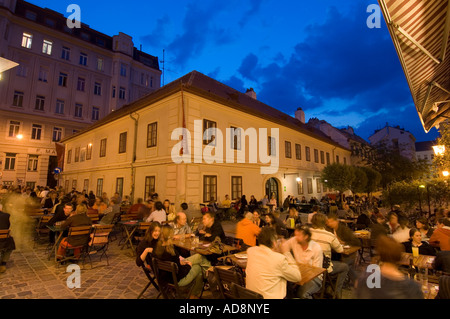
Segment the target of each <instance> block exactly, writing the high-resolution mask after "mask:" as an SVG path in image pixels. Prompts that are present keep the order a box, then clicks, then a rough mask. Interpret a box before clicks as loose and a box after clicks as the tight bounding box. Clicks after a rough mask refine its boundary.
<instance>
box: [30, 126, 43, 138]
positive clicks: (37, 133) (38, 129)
mask: <svg viewBox="0 0 450 319" xmlns="http://www.w3.org/2000/svg"><path fill="white" fill-rule="evenodd" d="M41 133H42V125H40V124H33V125H32V127H31V139H32V140H40V139H41Z"/></svg>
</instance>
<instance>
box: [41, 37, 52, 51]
mask: <svg viewBox="0 0 450 319" xmlns="http://www.w3.org/2000/svg"><path fill="white" fill-rule="evenodd" d="M52 46H53V42H51V41H48V40H44V43H43V44H42V53H45V54H48V55H51V54H52Z"/></svg>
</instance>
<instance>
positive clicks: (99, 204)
mask: <svg viewBox="0 0 450 319" xmlns="http://www.w3.org/2000/svg"><path fill="white" fill-rule="evenodd" d="M107 208H108V205H106V203H105V202H104V201H103V198H102V197H99V196H97V197H96V198H95V204H94V205H92V209H96V210H97V212H98V216H99V217H100V216H103V213H104V211H105V209H107Z"/></svg>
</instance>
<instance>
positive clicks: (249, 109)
mask: <svg viewBox="0 0 450 319" xmlns="http://www.w3.org/2000/svg"><path fill="white" fill-rule="evenodd" d="M183 128H184V130H183ZM207 128H212V129H213V132H215V134H214V133H211V134H210V135H208V136H206V138H207V140H202V139H201V136H202V132H204V131H205V130H206V129H207ZM230 128H242V129H243V130H245V131H235V132H236V134H229V133H230ZM265 129H267V134H265ZM244 134H245V135H244ZM212 135H215V137H213V136H212ZM246 135H248V136H246ZM62 142H63V143H64V144H65V160H64V170H63V174H62V176H63V180H64V185H63V186H64V187H65V188H66V189H67V190H69V189H71V188H76V189H77V190H83V189H85V190H88V191H89V190H93V191H94V193H96V194H101V193H102V192H107V193H108V195H111V194H113V193H114V192H116V191H118V192H119V193H122V194H123V195H131V196H132V198H138V197H143V198H146V197H147V196H148V193H149V192H151V191H156V192H157V193H158V194H159V195H160V198H161V199H169V200H170V201H172V202H175V204H176V207H177V208H178V207H179V205H180V204H181V203H182V202H186V203H188V204H189V205H190V206H191V207H197V208H198V207H199V206H198V205H199V203H207V202H209V201H210V200H217V201H219V202H221V201H222V200H223V199H224V197H225V195H226V194H228V195H230V197H231V198H232V199H235V198H237V197H238V196H241V195H246V197H247V199H249V198H250V195H254V196H255V197H256V199H257V200H260V199H261V198H262V197H263V196H264V195H265V194H272V193H275V194H276V197H277V200H278V203H279V204H281V203H282V200H284V198H285V197H286V196H288V195H291V196H294V197H302V196H305V197H306V198H307V199H309V198H311V197H316V198H318V199H320V198H321V197H322V196H323V195H324V194H325V193H326V190H324V189H323V185H322V183H321V181H320V171H321V170H322V169H323V167H325V166H326V165H327V163H332V162H335V161H338V162H339V161H340V162H341V163H350V155H351V153H350V150H348V149H345V148H343V147H342V146H340V145H339V144H337V143H335V142H333V141H332V140H331V139H330V138H328V137H327V136H325V135H324V134H323V133H321V132H320V131H319V130H315V129H313V128H310V127H307V126H306V125H305V123H304V114H303V113H302V111H297V113H296V118H293V117H291V116H289V115H287V114H285V113H283V112H280V111H278V110H276V109H274V108H272V107H270V106H268V105H266V104H264V103H262V102H260V101H258V100H257V99H256V94H255V93H254V91H253V90H249V91H248V92H247V93H241V92H238V91H236V90H234V89H232V88H230V87H228V86H226V85H224V84H222V83H220V82H218V81H216V80H213V79H211V78H209V77H207V76H205V75H203V74H201V73H199V72H196V71H193V72H191V73H189V74H187V75H185V76H183V77H181V78H179V79H178V80H176V81H173V82H172V83H170V84H168V85H166V86H164V87H162V88H160V89H158V90H156V91H155V92H153V93H150V94H149V95H147V96H145V97H143V98H141V99H139V100H137V101H136V102H133V103H131V104H128V105H125V106H123V107H122V108H121V109H119V110H117V111H115V112H113V113H111V114H110V115H108V116H106V117H105V118H104V119H102V120H100V121H98V122H97V123H95V124H94V125H92V126H90V127H89V128H87V129H85V130H83V131H81V132H79V133H77V134H75V135H73V136H70V137H68V138H66V139H64V140H63V141H62ZM183 146H184V147H183ZM181 148H182V150H181V151H180V149H181ZM208 154H210V155H211V156H210V158H208V156H207V155H208ZM239 154H242V157H239ZM268 155H270V156H268ZM238 158H240V161H239V163H238ZM181 160H183V161H182V162H181V163H178V162H180V161H181ZM213 160H214V161H213ZM177 163H178V164H177Z"/></svg>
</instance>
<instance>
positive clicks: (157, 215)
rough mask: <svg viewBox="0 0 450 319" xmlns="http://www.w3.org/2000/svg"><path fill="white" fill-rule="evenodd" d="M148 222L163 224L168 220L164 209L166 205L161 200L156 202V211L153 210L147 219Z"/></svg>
mask: <svg viewBox="0 0 450 319" xmlns="http://www.w3.org/2000/svg"><path fill="white" fill-rule="evenodd" d="M145 221H146V222H147V223H149V222H153V221H154V222H158V223H160V224H162V223H163V222H166V221H167V214H166V211H165V210H164V205H163V203H161V202H160V201H158V202H156V203H155V211H153V212H152V213H151V214H150V216H148V218H147V219H146V220H145Z"/></svg>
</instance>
